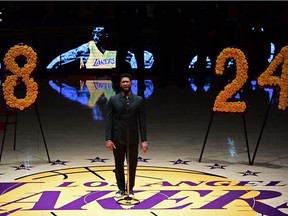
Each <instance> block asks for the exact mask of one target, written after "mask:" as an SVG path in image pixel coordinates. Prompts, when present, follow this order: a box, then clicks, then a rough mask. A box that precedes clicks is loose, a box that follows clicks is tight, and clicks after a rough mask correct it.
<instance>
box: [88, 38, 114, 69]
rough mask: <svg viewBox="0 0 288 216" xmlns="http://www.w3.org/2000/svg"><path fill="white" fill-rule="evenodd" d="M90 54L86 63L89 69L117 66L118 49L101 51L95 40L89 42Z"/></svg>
mask: <svg viewBox="0 0 288 216" xmlns="http://www.w3.org/2000/svg"><path fill="white" fill-rule="evenodd" d="M88 46H89V50H90V54H89V57H88V60H87V63H86V68H88V69H90V68H91V69H97V68H100V69H111V68H115V67H116V53H117V52H116V51H110V50H106V51H105V52H104V54H103V53H101V52H100V50H99V49H98V47H97V46H96V44H95V42H94V41H90V42H89V43H88Z"/></svg>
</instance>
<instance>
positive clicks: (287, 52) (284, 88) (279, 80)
mask: <svg viewBox="0 0 288 216" xmlns="http://www.w3.org/2000/svg"><path fill="white" fill-rule="evenodd" d="M281 63H283V65H282V73H281V76H280V77H279V76H273V74H274V72H275V71H276V70H277V67H278V66H279V65H280V64H281ZM257 83H258V85H259V86H261V87H269V86H272V88H273V87H279V89H280V94H279V102H278V109H280V110H286V109H287V107H288V46H285V47H283V48H282V49H281V50H280V53H279V54H278V55H276V57H275V58H274V60H273V61H272V62H271V63H270V65H269V66H268V68H267V69H266V70H265V71H264V72H263V73H262V74H261V75H260V76H259V77H258V79H257Z"/></svg>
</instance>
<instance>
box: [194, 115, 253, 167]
mask: <svg viewBox="0 0 288 216" xmlns="http://www.w3.org/2000/svg"><path fill="white" fill-rule="evenodd" d="M214 113H215V112H214V111H212V114H211V116H210V120H209V124H208V128H207V131H206V135H205V139H204V143H203V146H202V150H201V154H200V157H199V162H201V160H202V156H203V153H204V149H205V146H206V142H207V139H208V135H209V131H210V128H211V124H212V121H213V118H214ZM242 121H243V127H244V134H245V141H246V148H247V154H248V161H249V164H251V157H250V149H249V143H248V136H247V127H246V120H245V114H244V113H243V114H242Z"/></svg>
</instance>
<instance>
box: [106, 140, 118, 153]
mask: <svg viewBox="0 0 288 216" xmlns="http://www.w3.org/2000/svg"><path fill="white" fill-rule="evenodd" d="M105 143H106V148H107V149H108V150H110V151H112V150H113V148H114V149H116V146H115V145H114V143H113V142H112V140H106V142H105Z"/></svg>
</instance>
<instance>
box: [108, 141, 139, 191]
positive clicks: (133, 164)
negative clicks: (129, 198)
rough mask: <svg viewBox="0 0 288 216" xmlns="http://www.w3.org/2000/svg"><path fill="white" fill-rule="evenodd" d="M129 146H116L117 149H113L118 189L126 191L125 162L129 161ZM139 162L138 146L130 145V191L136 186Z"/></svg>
mask: <svg viewBox="0 0 288 216" xmlns="http://www.w3.org/2000/svg"><path fill="white" fill-rule="evenodd" d="M127 150H128V148H127V145H121V144H118V145H116V149H113V154H114V160H115V176H116V181H117V186H118V189H120V190H125V189H126V183H125V174H124V161H125V157H126V160H127V156H128V154H127ZM137 162H138V145H137V144H132V145H129V185H130V188H129V191H131V190H132V189H133V187H134V185H135V175H136V168H137Z"/></svg>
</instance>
